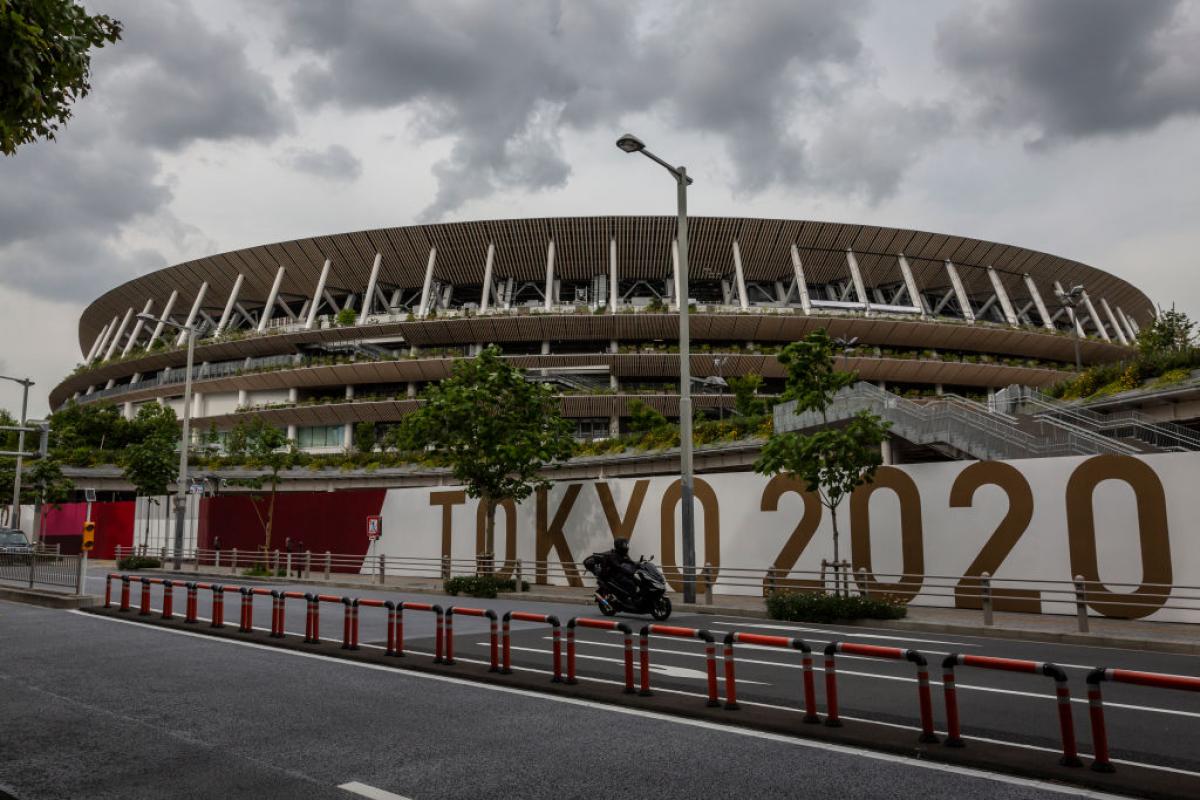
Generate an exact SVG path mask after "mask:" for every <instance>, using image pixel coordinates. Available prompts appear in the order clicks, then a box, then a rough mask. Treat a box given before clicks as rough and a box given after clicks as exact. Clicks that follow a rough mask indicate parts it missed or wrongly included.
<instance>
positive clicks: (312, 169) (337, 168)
mask: <svg viewBox="0 0 1200 800" xmlns="http://www.w3.org/2000/svg"><path fill="white" fill-rule="evenodd" d="M287 164H288V165H289V166H291V167H292V168H293V169H297V170H299V171H301V172H307V173H309V174H311V175H316V176H317V177H319V178H325V179H327V180H333V181H353V180H355V179H356V178H358V176H359V175H361V174H362V162H361V161H359V160H358V158H357V157H356V156H355V155H354V154H353V153H351V152H350V151H349V150H347V149H346V148H345V147H343V146H342V145H340V144H331V145H329V147H327V148H325V149H324V150H312V149H307V148H299V149H296V150H292V151H291V152H290V153H289V154H288V157H287Z"/></svg>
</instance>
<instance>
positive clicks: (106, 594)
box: [104, 572, 121, 608]
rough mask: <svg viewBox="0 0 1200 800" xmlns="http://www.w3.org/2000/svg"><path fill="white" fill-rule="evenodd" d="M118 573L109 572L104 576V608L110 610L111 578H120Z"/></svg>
mask: <svg viewBox="0 0 1200 800" xmlns="http://www.w3.org/2000/svg"><path fill="white" fill-rule="evenodd" d="M120 577H121V575H120V573H117V572H109V573H106V574H105V576H104V607H105V608H112V582H113V578H120Z"/></svg>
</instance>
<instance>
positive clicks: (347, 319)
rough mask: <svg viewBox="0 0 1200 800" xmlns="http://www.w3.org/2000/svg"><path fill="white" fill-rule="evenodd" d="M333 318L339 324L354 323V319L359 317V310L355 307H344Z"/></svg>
mask: <svg viewBox="0 0 1200 800" xmlns="http://www.w3.org/2000/svg"><path fill="white" fill-rule="evenodd" d="M333 319H334V321H335V322H336V323H337V324H338V325H342V326H346V325H353V324H354V321H355V320H357V319H358V312H357V311H355V310H354V309H353V308H343V309H342V310H341V311H339V312H337V316H335V317H334V318H333Z"/></svg>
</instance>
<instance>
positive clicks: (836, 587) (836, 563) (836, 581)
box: [829, 506, 842, 595]
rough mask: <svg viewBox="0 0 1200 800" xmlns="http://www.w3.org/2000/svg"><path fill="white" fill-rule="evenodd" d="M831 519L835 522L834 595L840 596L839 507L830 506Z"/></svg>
mask: <svg viewBox="0 0 1200 800" xmlns="http://www.w3.org/2000/svg"><path fill="white" fill-rule="evenodd" d="M829 516H830V519H832V520H833V593H834V594H837V595H840V594H841V593H842V588H841V587H842V568H841V566H840V561H841V560H840V559H839V558H838V556H839V555H840V552H839V550H838V523H837V506H830V508H829Z"/></svg>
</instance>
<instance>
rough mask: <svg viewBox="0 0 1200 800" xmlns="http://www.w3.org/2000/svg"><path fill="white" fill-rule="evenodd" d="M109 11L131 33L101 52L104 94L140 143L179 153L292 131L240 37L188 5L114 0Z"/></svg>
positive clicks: (99, 74)
mask: <svg viewBox="0 0 1200 800" xmlns="http://www.w3.org/2000/svg"><path fill="white" fill-rule="evenodd" d="M105 11H106V13H108V14H110V15H112V16H115V17H116V18H118V19H120V20H121V21H122V22H124V23H125V31H124V34H123V35H122V39H121V41H120V42H119V43H118V45H117V46H115V47H110V48H106V49H105V50H103V51H101V53H100V54H98V55H97V58H96V73H97V78H98V80H97V83H98V93H100V94H101V95H102V96H104V97H105V98H106V103H108V104H109V106H110V107H111V109H112V113H113V118H114V119H115V121H116V124H117V125H118V127H119V128H120V129H121V130H122V131H123V132H124V133H125V135H127V136H129V137H130V138H131V139H132V140H133V141H134V142H136V143H138V144H143V145H148V146H151V147H156V148H159V149H162V150H167V151H176V150H180V149H182V148H184V147H186V146H187V145H189V144H191V143H192V142H194V141H198V140H209V141H214V140H227V139H236V138H245V139H257V140H270V139H273V138H275V137H276V136H278V135H279V134H281V133H283V132H286V131H288V130H291V128H292V126H293V120H292V115H291V112H290V110H289V109H287V108H286V107H285V106H284V105H283V104H282V102H281V101H280V99H279V97H278V95H277V94H276V92H275V89H274V87H273V86H272V84H271V82H270V80H269V79H268V78H267V76H266V75H264V74H263V73H261V72H259V71H257V70H255V69H254V68H253V67H252V66H251V65H250V63H249V61H248V60H247V58H246V54H245V41H244V40H243V39H242V38H241V37H239V36H238V35H237V34H235V33H233V32H231V31H217V30H213V29H211V28H209V27H207V26H206V25H205V24H204V23H203V22H202V21H201V20H200V19H199V17H197V16H196V13H195V11H194V10H193V9H192V8H191V7H190V6H188V5H186V4H180V3H169V4H168V3H144V2H135V1H134V0H109V2H108V3H107V4H106V8H105Z"/></svg>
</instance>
